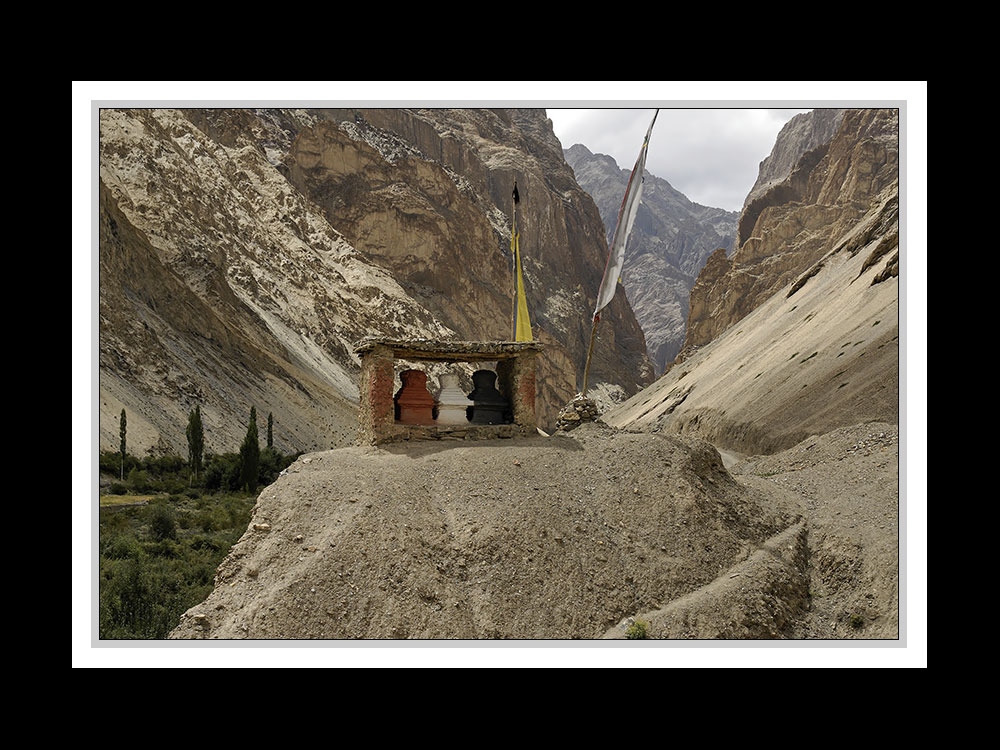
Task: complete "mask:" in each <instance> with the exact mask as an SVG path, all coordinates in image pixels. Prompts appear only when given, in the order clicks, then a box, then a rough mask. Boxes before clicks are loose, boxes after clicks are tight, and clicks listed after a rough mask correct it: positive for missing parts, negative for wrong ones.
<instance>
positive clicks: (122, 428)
mask: <svg viewBox="0 0 1000 750" xmlns="http://www.w3.org/2000/svg"><path fill="white" fill-rule="evenodd" d="M126 421H127V420H126V419H125V410H124V409H122V418H121V421H119V423H118V433H119V434H120V435H121V437H122V444H121V453H122V476H121V478H122V481H124V480H125V423H126Z"/></svg>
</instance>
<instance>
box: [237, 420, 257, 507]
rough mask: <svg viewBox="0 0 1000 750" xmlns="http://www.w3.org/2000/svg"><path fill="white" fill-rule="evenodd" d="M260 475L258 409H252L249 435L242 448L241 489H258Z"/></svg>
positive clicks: (248, 426)
mask: <svg viewBox="0 0 1000 750" xmlns="http://www.w3.org/2000/svg"><path fill="white" fill-rule="evenodd" d="M259 475H260V443H259V438H258V436H257V407H255V406H251V407H250V424H249V425H247V435H246V437H245V438H243V445H241V446H240V487H246V489H247V492H253V491H254V490H255V489H257V479H258V477H259Z"/></svg>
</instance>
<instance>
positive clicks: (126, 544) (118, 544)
mask: <svg viewBox="0 0 1000 750" xmlns="http://www.w3.org/2000/svg"><path fill="white" fill-rule="evenodd" d="M101 554H103V555H104V556H105V557H107V558H109V559H111V560H131V559H135V558H137V557H139V555H141V554H142V547H141V546H140V545H139V540H138V539H136V538H135V537H134V536H132V535H131V534H116V535H115V536H113V537H111V539H110V540H109V541H108V542H107V543H106V544H105V545H104V549H103V550H101Z"/></svg>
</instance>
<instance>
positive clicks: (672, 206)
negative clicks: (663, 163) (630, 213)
mask: <svg viewBox="0 0 1000 750" xmlns="http://www.w3.org/2000/svg"><path fill="white" fill-rule="evenodd" d="M564 153H565V155H566V161H567V163H568V164H569V165H570V166H571V167H572V168H573V171H574V173H575V175H576V179H577V181H578V182H579V183H580V185H581V187H583V188H584V189H585V190H586V191H587V192H588V193H590V195H591V196H592V197H593V198H594V202H595V203H596V204H597V207H598V209H599V210H600V212H601V219H602V220H603V221H604V226H605V230H606V232H607V239H608V242H609V243H610V241H611V238H612V235H613V234H614V231H615V225H616V222H617V217H618V210H619V208H620V206H621V202H622V197H623V196H624V194H625V190H626V187H627V186H628V178H629V174H630V172H629V170H628V169H621V168H619V166H618V164H617V163H616V162H615V160H614V159H613V158H611V157H610V156H606V155H604V154H593V153H591V152H590V150H589V149H587V148H586V146H583V145H580V144H576V145H574V146H573V147H572V148H570V149H567V150H566V151H565V152H564ZM738 218H739V216H738V214H736V213H734V212H731V211H725V210H723V209H721V208H710V207H707V206H701V205H699V204H697V203H692V202H691V201H690V200H688V199H687V197H685V196H684V195H683V194H682V193H680V192H679V191H677V190H675V189H674V188H673V187H672V186H671V185H670V183H668V182H667V181H666V180H663V179H660V178H659V177H656V176H655V175H652V174H649V172H648V171H647V173H646V181H645V184H644V185H643V192H642V203H641V204H640V206H639V211H638V214H637V215H636V220H635V224H634V225H633V227H632V233H631V234H630V235H629V241H628V245H627V246H626V248H625V265H624V267H623V270H622V282H623V284H624V286H625V292H626V294H627V295H628V300H629V303H630V304H631V305H632V309H633V310H634V311H635V315H636V318H638V320H639V324H640V325H641V326H642V330H643V333H644V334H645V337H646V347H647V351H648V352H649V356H650V358H651V359H652V360H653V364H654V366H655V368H656V372H657V374H659V373H660V372H662V371H663V369H664V367H666V365H668V364H669V363H670V362H672V361H673V359H674V356H675V355H676V354H677V352H678V351H679V350H680V348H681V344H682V343H683V341H684V333H685V329H686V325H687V317H688V295H689V292H690V289H691V287H692V286H693V285H694V282H695V278H696V277H697V275H698V272H699V271H701V269H702V267H703V266H704V265H705V261H706V259H707V258H708V256H709V255H710V254H711V253H712V252H713V251H715V250H716V249H718V248H724V249H725V251H726V252H731V251H732V249H733V247H734V246H735V239H736V222H737V219H738Z"/></svg>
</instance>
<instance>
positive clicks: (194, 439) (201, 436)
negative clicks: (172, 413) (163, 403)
mask: <svg viewBox="0 0 1000 750" xmlns="http://www.w3.org/2000/svg"><path fill="white" fill-rule="evenodd" d="M187 440H188V463H189V464H191V468H192V469H194V475H195V477H196V478H197V476H198V472H199V471H200V470H201V460H202V456H203V454H204V452H205V431H204V429H203V428H202V426H201V406H200V405H195V407H194V411H192V412H191V415H190V416H189V417H188V426H187Z"/></svg>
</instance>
